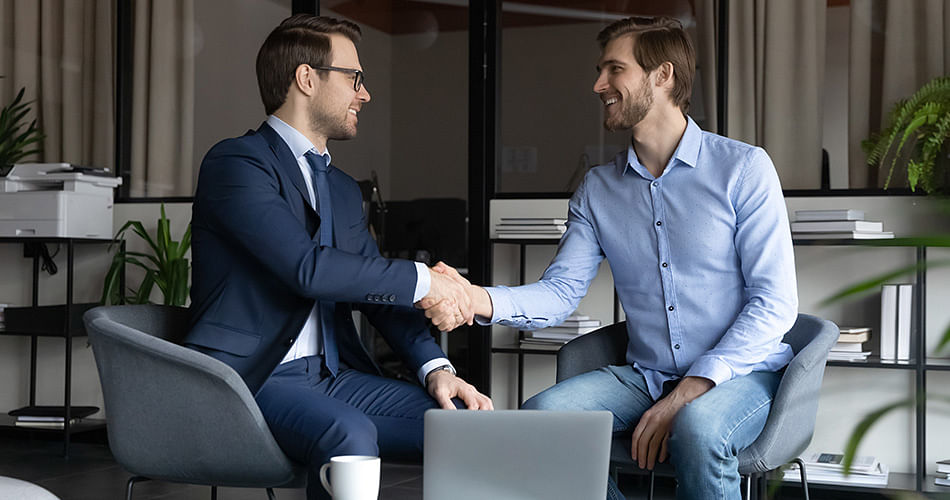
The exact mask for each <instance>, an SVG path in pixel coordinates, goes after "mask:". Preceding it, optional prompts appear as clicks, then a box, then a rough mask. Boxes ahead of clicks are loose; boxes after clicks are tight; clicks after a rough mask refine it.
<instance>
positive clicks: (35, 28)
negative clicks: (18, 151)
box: [0, 0, 115, 168]
mask: <svg viewBox="0 0 950 500" xmlns="http://www.w3.org/2000/svg"><path fill="white" fill-rule="evenodd" d="M112 3H113V2H112V0H41V1H37V0H0V44H2V51H0V75H3V76H4V78H3V79H0V105H6V104H7V103H9V102H10V101H11V100H12V99H13V97H14V96H16V93H17V92H18V91H19V89H20V88H22V87H25V88H26V92H25V100H31V101H34V104H33V105H32V107H33V112H34V113H35V115H33V116H35V117H36V118H37V123H38V125H39V126H40V127H41V129H42V131H43V132H44V133H45V134H46V141H45V142H44V144H43V153H42V154H41V155H39V157H38V158H33V160H36V161H46V162H70V163H76V164H81V165H87V166H95V167H108V168H112V166H113V161H114V146H113V144H114V137H115V127H114V116H115V114H114V108H113V102H114V96H113V87H114V85H113V81H114V72H113V61H114V60H115V57H114V52H113V32H114V29H113V26H114V24H115V23H114V19H113V6H112Z"/></svg>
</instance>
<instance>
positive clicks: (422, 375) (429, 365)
mask: <svg viewBox="0 0 950 500" xmlns="http://www.w3.org/2000/svg"><path fill="white" fill-rule="evenodd" d="M442 365H449V366H452V362H451V361H449V360H448V359H446V358H435V359H433V360H431V361H427V362H426V364H424V365H422V368H419V371H417V372H416V376H417V377H419V382H420V383H421V384H422V387H425V386H426V375H428V374H429V372H431V371H432V370H435V369H436V368H438V367H440V366H442ZM452 369H453V370H454V369H455V367H454V366H452Z"/></svg>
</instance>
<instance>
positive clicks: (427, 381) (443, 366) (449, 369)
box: [426, 365, 456, 387]
mask: <svg viewBox="0 0 950 500" xmlns="http://www.w3.org/2000/svg"><path fill="white" fill-rule="evenodd" d="M442 370H445V371H447V372H451V373H452V375H455V373H456V372H455V368H454V367H452V365H440V366H437V367H435V368H433V369H431V370H429V373H426V387H428V386H429V376H431V375H432V374H433V373H435V372H439V371H442Z"/></svg>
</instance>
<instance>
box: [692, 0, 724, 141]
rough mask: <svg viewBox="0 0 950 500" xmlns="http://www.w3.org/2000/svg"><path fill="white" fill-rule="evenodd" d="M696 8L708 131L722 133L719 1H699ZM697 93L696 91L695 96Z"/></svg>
mask: <svg viewBox="0 0 950 500" xmlns="http://www.w3.org/2000/svg"><path fill="white" fill-rule="evenodd" d="M695 8H696V47H695V48H696V65H697V66H698V69H699V71H698V73H699V74H701V75H702V76H701V78H702V82H701V84H700V85H701V88H700V89H699V92H700V95H702V99H703V108H704V111H705V115H706V130H708V131H710V132H715V133H720V132H719V130H718V123H719V122H718V117H719V102H718V101H717V99H716V82H717V81H718V80H717V71H716V68H717V66H716V49H717V47H718V46H719V39H718V38H717V36H718V34H717V33H716V27H717V22H716V15H717V13H718V12H719V0H697V1H696V4H695ZM695 93H696V91H694V95H695Z"/></svg>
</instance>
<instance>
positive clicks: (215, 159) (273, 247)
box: [193, 140, 416, 306]
mask: <svg viewBox="0 0 950 500" xmlns="http://www.w3.org/2000/svg"><path fill="white" fill-rule="evenodd" d="M275 167H276V166H275V165H273V164H268V163H267V162H265V161H263V160H261V155H260V153H259V152H257V151H254V150H253V148H252V147H250V146H249V145H247V144H246V143H245V142H242V141H238V140H230V141H225V142H223V143H220V144H218V145H217V146H216V147H215V148H213V149H212V150H211V151H210V152H209V153H208V155H207V157H206V158H205V160H204V162H203V163H202V166H201V170H200V173H199V182H198V185H199V188H198V192H197V193H196V195H195V217H194V220H193V224H195V225H204V226H205V229H206V230H208V231H211V232H214V233H216V234H218V235H219V236H220V237H221V238H222V239H224V240H225V241H227V242H229V243H230V244H231V245H234V247H236V248H240V249H242V250H243V251H244V252H246V253H247V254H248V255H250V256H251V257H252V258H253V259H255V260H256V261H257V262H258V263H259V264H260V265H261V266H262V267H263V268H264V269H266V270H268V271H269V272H270V273H271V274H272V275H273V276H275V277H276V279H277V280H279V281H280V282H281V283H283V284H285V285H286V286H288V287H289V288H290V289H292V290H293V291H294V292H295V293H296V294H298V295H301V296H304V297H310V298H315V299H321V300H333V301H337V302H365V301H368V300H369V297H368V295H369V294H374V293H375V294H387V295H394V296H395V300H394V302H393V303H394V304H400V305H406V306H409V305H411V304H412V295H413V290H414V288H415V281H416V270H415V266H414V265H413V264H412V262H409V261H404V260H390V259H384V258H382V257H379V256H378V255H377V256H375V257H369V256H365V255H358V254H354V253H349V252H345V251H341V250H338V249H335V248H330V247H321V246H320V245H318V244H317V243H316V242H315V241H313V240H312V239H311V238H310V235H309V234H308V233H307V230H306V228H305V227H304V225H303V223H302V222H301V221H300V220H299V219H298V218H297V217H296V216H295V215H294V213H293V212H292V210H291V207H290V205H289V204H288V202H287V201H286V200H285V199H284V198H283V196H282V195H281V192H282V191H283V190H293V189H295V188H294V186H293V185H291V184H290V182H289V181H287V180H286V179H282V178H281V177H280V176H279V175H278V174H277V172H276V170H275Z"/></svg>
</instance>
